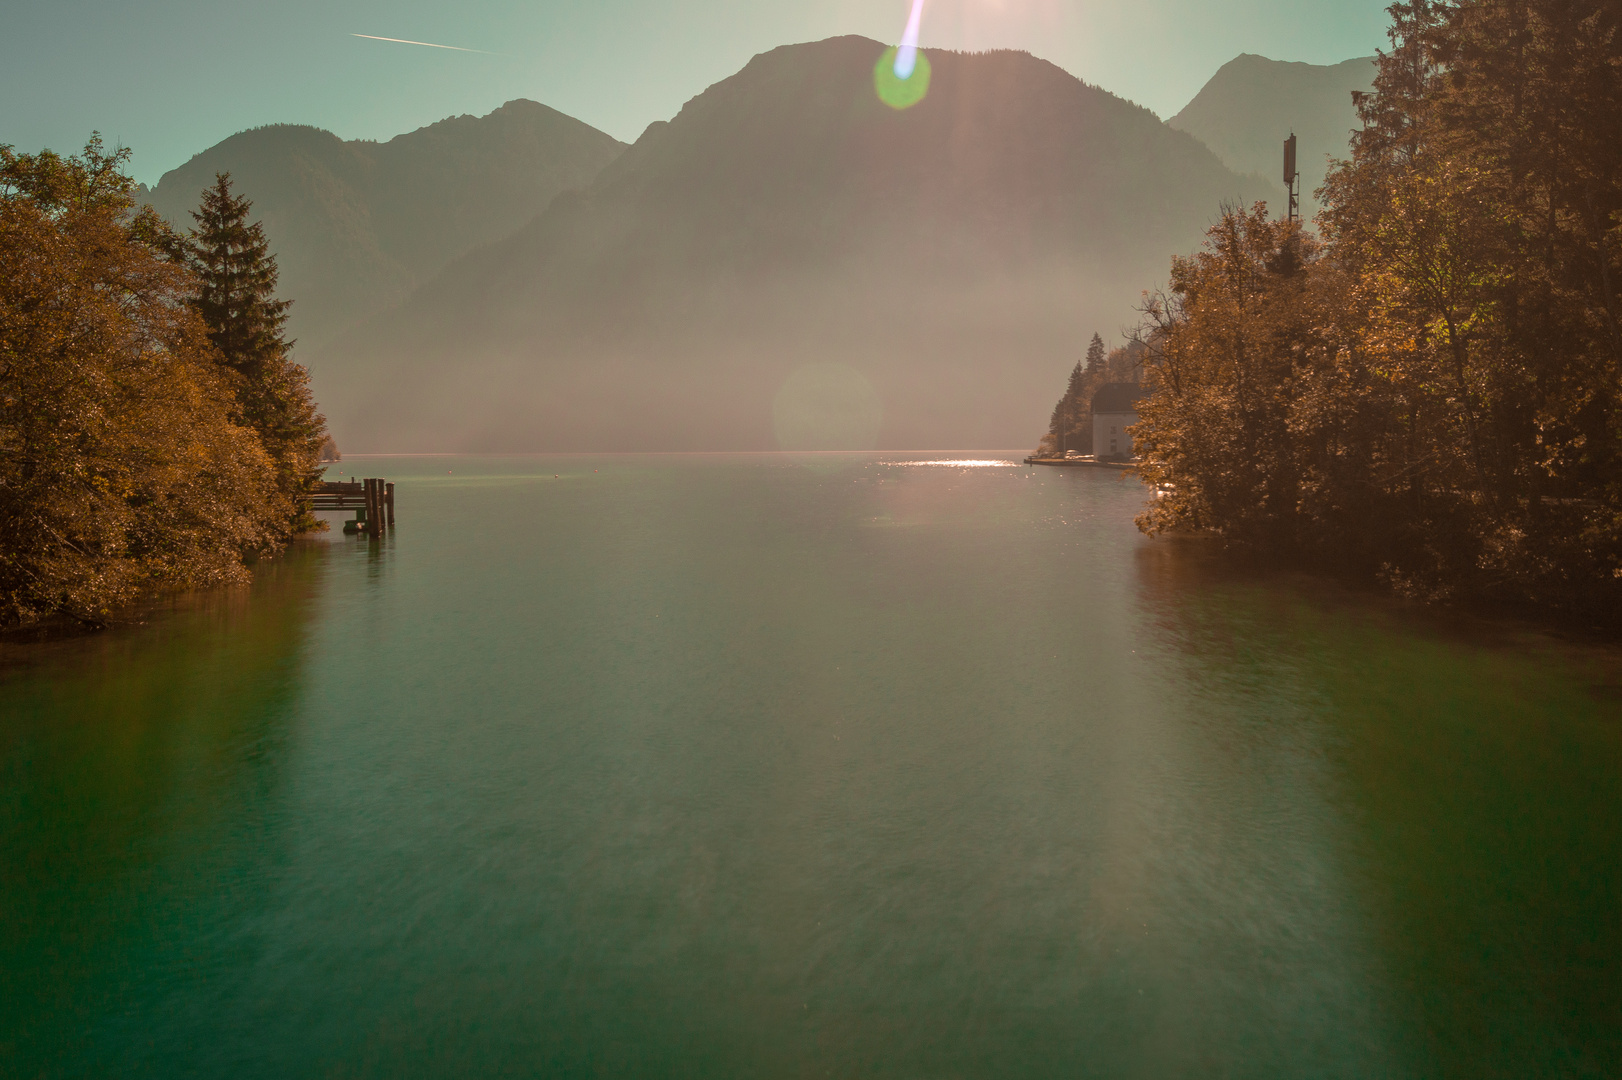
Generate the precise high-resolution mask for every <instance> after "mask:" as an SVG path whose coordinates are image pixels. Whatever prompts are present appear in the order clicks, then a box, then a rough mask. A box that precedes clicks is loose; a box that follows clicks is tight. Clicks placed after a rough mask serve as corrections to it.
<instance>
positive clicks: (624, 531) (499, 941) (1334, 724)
mask: <svg viewBox="0 0 1622 1080" xmlns="http://www.w3.org/2000/svg"><path fill="white" fill-rule="evenodd" d="M905 460H906V459H904V458H890V459H874V458H865V457H859V456H854V455H814V456H809V457H807V456H803V455H802V456H738V457H729V456H720V455H716V456H711V455H701V456H694V457H618V456H604V457H590V458H587V457H573V458H568V457H560V458H550V459H527V460H510V461H508V460H501V459H477V460H467V459H463V460H458V461H455V462H446V461H442V460H435V459H393V460H391V461H390V463H389V465H388V473H389V476H390V477H391V478H393V479H396V480H397V481H398V482H399V483H400V487H399V489H398V490H399V492H400V500H401V501H400V515H399V521H400V525H399V528H398V529H397V530H395V531H392V532H391V533H389V534H388V535H387V537H386V539H385V540H384V541H383V542H382V543H370V542H367V541H364V540H352V539H348V538H344V539H340V538H338V537H333V538H332V542H330V543H327V544H325V545H323V546H322V547H321V548H320V549H319V551H311V552H307V553H306V555H307V556H308V557H307V558H303V559H300V558H294V559H292V560H289V561H288V562H287V563H285V564H280V565H278V566H277V567H275V568H273V570H272V572H269V573H267V574H265V575H262V577H261V580H260V583H259V586H258V592H257V594H256V595H255V596H254V598H253V600H252V602H251V603H246V604H243V603H239V602H235V601H230V602H228V601H227V600H224V599H222V600H219V601H218V602H217V603H216V602H212V601H211V606H210V605H205V606H204V607H203V608H202V609H200V610H198V611H193V612H181V613H179V614H177V615H175V616H174V617H173V618H171V619H168V620H165V621H162V622H159V623H158V624H157V625H155V626H153V627H152V628H150V629H148V630H145V631H141V632H138V633H131V634H124V635H120V636H116V637H111V638H105V639H99V640H98V641H97V642H95V643H92V644H89V645H85V646H83V647H76V648H74V649H68V650H65V651H64V652H62V653H61V654H60V655H59V656H57V658H56V659H55V660H50V661H48V662H44V663H40V664H37V665H34V666H33V667H29V668H24V669H21V670H17V671H12V672H10V673H8V674H6V675H5V676H4V677H3V678H0V740H4V741H3V742H0V779H3V780H4V785H3V788H0V903H3V905H4V912H5V915H6V918H5V920H4V924H3V928H0V949H3V954H0V962H3V967H0V970H3V972H4V974H5V976H6V979H7V982H6V987H5V989H6V991H7V992H6V993H5V994H3V995H0V1075H13V1074H18V1075H29V1076H31V1075H37V1074H44V1075H48V1076H55V1075H132V1074H133V1075H141V1074H147V1075H154V1076H163V1077H166V1078H167V1077H182V1076H198V1077H215V1076H232V1077H266V1078H280V1077H287V1076H380V1077H383V1076H386V1077H390V1078H394V1077H402V1076H421V1077H441V1076H468V1075H479V1076H485V1075H490V1076H495V1075H521V1076H528V1075H547V1076H572V1075H578V1076H627V1077H641V1076H664V1075H690V1076H705V1077H711V1076H732V1075H735V1076H802V1075H829V1074H832V1075H838V1076H864V1077H916V1076H996V1077H1072V1076H1076V1075H1099V1076H1110V1077H1144V1078H1157V1080H1158V1078H1160V1077H1176V1076H1187V1077H1204V1076H1210V1075H1236V1076H1241V1075H1242V1076H1247V1077H1248V1076H1257V1077H1270V1076H1271V1077H1296V1076H1302V1075H1314V1076H1345V1077H1363V1076H1371V1075H1373V1076H1416V1077H1417V1076H1432V1075H1457V1076H1481V1075H1492V1074H1493V1073H1494V1071H1495V1070H1500V1071H1502V1073H1503V1074H1504V1075H1520V1076H1536V1075H1563V1074H1571V1075H1584V1070H1585V1069H1587V1070H1588V1073H1589V1074H1592V1075H1605V1074H1606V1070H1608V1069H1614V1063H1615V1062H1616V1061H1617V1060H1619V1059H1622V1055H1618V1054H1617V1053H1616V1052H1615V1051H1616V1050H1617V1049H1618V1047H1617V1038H1618V1036H1617V1032H1618V1031H1619V1030H1622V1025H1618V1024H1616V1023H1615V1022H1614V1021H1615V1016H1616V1009H1617V996H1616V995H1617V992H1618V991H1617V987H1618V986H1622V977H1619V976H1622V960H1619V959H1618V957H1619V956H1622V941H1619V940H1618V933H1619V931H1618V928H1617V920H1616V919H1615V918H1614V913H1615V911H1616V910H1617V897H1618V877H1617V875H1618V870H1617V869H1616V868H1617V867H1618V866H1622V859H1619V858H1618V857H1617V856H1618V854H1619V851H1618V843H1617V829H1616V828H1615V827H1614V825H1613V824H1612V822H1613V820H1614V813H1613V811H1612V808H1614V806H1615V805H1616V798H1617V796H1618V794H1622V792H1618V791H1617V785H1618V776H1619V775H1622V770H1619V765H1622V761H1619V759H1618V752H1617V744H1616V740H1617V737H1618V733H1619V731H1622V724H1618V714H1619V713H1622V701H1618V700H1617V699H1616V698H1615V697H1614V696H1613V697H1603V696H1596V695H1594V694H1592V693H1590V692H1589V688H1590V687H1591V686H1592V685H1594V684H1610V685H1617V684H1618V683H1619V682H1622V680H1618V679H1617V678H1616V677H1615V676H1616V672H1615V669H1614V668H1613V669H1611V670H1610V671H1609V673H1607V671H1606V670H1601V668H1602V667H1603V664H1602V660H1603V655H1604V654H1602V653H1600V652H1598V651H1595V652H1593V653H1585V652H1582V651H1580V650H1562V649H1557V648H1555V647H1554V646H1552V645H1549V644H1547V643H1543V644H1539V643H1538V641H1537V639H1532V638H1524V639H1516V640H1515V642H1513V643H1511V644H1510V645H1508V646H1505V645H1503V644H1501V643H1498V644H1495V643H1491V642H1486V643H1484V642H1479V641H1478V642H1469V641H1464V640H1462V639H1459V638H1457V637H1454V636H1449V635H1447V634H1444V633H1440V632H1433V631H1431V630H1424V629H1418V628H1416V627H1414V626H1413V625H1412V621H1411V620H1404V619H1401V618H1396V617H1393V616H1391V615H1389V614H1386V613H1383V611H1382V609H1380V608H1378V607H1377V606H1374V605H1371V604H1369V603H1366V602H1364V601H1362V600H1358V599H1355V598H1341V599H1339V600H1335V599H1334V598H1333V597H1332V596H1326V595H1325V594H1323V592H1322V590H1319V589H1317V588H1315V587H1313V586H1312V585H1311V584H1310V583H1306V582H1301V581H1297V580H1294V579H1284V578H1277V577H1271V578H1269V577H1259V576H1256V575H1249V576H1245V575H1241V574H1232V573H1223V572H1221V571H1220V569H1219V568H1218V566H1217V565H1216V564H1215V563H1214V562H1212V561H1211V560H1208V559H1205V558H1203V557H1201V556H1200V554H1199V549H1198V547H1197V546H1195V547H1194V548H1189V547H1187V546H1186V545H1178V544H1167V543H1150V542H1148V541H1145V540H1143V539H1142V538H1141V537H1139V536H1138V535H1137V534H1136V533H1135V531H1134V530H1133V528H1132V525H1131V518H1132V515H1133V514H1134V513H1135V512H1136V510H1137V509H1138V507H1139V506H1140V505H1141V503H1142V492H1141V489H1140V488H1139V487H1138V486H1137V485H1136V484H1135V483H1133V482H1131V480H1130V478H1127V477H1122V476H1120V475H1119V474H1115V473H1109V472H1104V471H1101V470H1063V469H1032V468H1020V467H997V468H993V467H931V468H907V467H900V466H901V465H902V464H903V463H904V462H905ZM935 460H945V459H938V458H937V459H935ZM988 460H989V459H988ZM453 468H454V469H455V472H454V473H453V472H451V471H450V470H451V469H453ZM1585 665H1586V666H1585ZM1607 814H1611V815H1612V816H1611V817H1610V818H1608V817H1607ZM14 988H15V990H14Z"/></svg>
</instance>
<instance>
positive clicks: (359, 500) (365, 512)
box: [315, 477, 394, 538]
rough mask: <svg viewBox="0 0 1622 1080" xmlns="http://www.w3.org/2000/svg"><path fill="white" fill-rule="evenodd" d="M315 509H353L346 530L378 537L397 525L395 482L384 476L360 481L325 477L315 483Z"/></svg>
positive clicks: (345, 523)
mask: <svg viewBox="0 0 1622 1080" xmlns="http://www.w3.org/2000/svg"><path fill="white" fill-rule="evenodd" d="M315 509H316V510H353V511H355V516H354V517H353V518H351V519H350V520H349V521H346V522H344V532H346V533H365V534H366V535H367V536H370V537H373V538H377V537H380V536H382V535H383V533H384V531H385V530H387V529H392V528H394V485H393V484H391V483H389V482H388V481H387V480H384V479H383V478H381V477H368V478H367V479H365V480H362V481H360V482H359V483H347V484H345V483H341V482H336V481H330V480H329V481H323V482H322V483H319V484H317V485H316V486H315Z"/></svg>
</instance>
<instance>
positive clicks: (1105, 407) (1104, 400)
mask: <svg viewBox="0 0 1622 1080" xmlns="http://www.w3.org/2000/svg"><path fill="white" fill-rule="evenodd" d="M1146 393H1147V391H1146V390H1144V388H1143V387H1142V386H1140V385H1139V384H1137V383H1135V382H1112V383H1105V384H1104V385H1103V386H1100V387H1099V388H1098V393H1096V394H1094V395H1093V412H1095V413H1129V412H1137V411H1138V399H1139V398H1141V397H1143V396H1144V395H1145V394H1146Z"/></svg>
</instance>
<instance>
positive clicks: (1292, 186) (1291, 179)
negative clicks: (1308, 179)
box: [1284, 131, 1301, 224]
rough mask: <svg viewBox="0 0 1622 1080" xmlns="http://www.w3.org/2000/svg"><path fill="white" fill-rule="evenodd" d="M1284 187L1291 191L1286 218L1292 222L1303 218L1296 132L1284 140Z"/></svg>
mask: <svg viewBox="0 0 1622 1080" xmlns="http://www.w3.org/2000/svg"><path fill="white" fill-rule="evenodd" d="M1284 187H1285V190H1287V191H1288V192H1289V193H1290V209H1289V213H1288V215H1287V216H1286V220H1288V221H1289V222H1291V223H1292V224H1293V223H1295V222H1298V221H1300V220H1301V174H1300V173H1298V172H1296V171H1295V132H1293V131H1292V132H1290V137H1289V138H1288V139H1285V140H1284Z"/></svg>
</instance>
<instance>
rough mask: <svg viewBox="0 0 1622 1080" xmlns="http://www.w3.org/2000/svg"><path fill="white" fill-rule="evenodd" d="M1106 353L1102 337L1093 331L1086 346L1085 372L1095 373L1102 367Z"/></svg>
mask: <svg viewBox="0 0 1622 1080" xmlns="http://www.w3.org/2000/svg"><path fill="white" fill-rule="evenodd" d="M1107 355H1108V354H1107V353H1105V351H1104V339H1103V338H1101V337H1099V336H1098V332H1097V331H1094V332H1093V340H1092V341H1091V342H1090V343H1089V344H1088V346H1087V374H1088V375H1097V374H1098V373H1099V372H1100V371H1102V370H1103V369H1104V360H1105V358H1106V356H1107Z"/></svg>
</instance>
